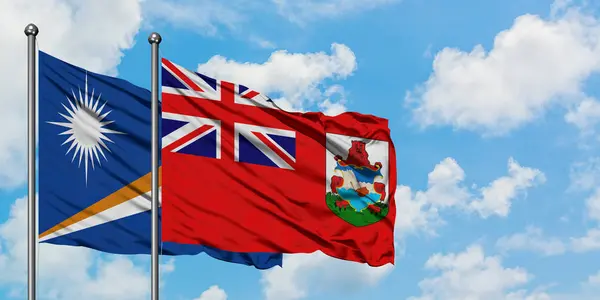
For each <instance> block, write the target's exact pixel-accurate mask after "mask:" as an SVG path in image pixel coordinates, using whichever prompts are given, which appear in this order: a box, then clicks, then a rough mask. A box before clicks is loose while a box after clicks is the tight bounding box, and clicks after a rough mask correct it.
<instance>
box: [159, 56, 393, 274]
mask: <svg viewBox="0 0 600 300" xmlns="http://www.w3.org/2000/svg"><path fill="white" fill-rule="evenodd" d="M162 62H163V64H162V67H163V71H162V111H163V113H162V136H163V138H162V143H163V145H162V147H163V148H162V199H163V201H162V209H163V211H162V213H163V219H162V239H163V241H170V242H177V243H183V244H202V245H207V246H212V247H215V248H219V249H223V250H228V251H234V252H271V253H311V252H314V251H317V250H320V251H322V252H323V253H325V254H327V255H329V256H332V257H336V258H340V259H344V260H351V261H357V262H366V263H368V264H369V265H372V266H381V265H384V264H387V263H394V236H393V229H394V221H395V215H396V209H395V202H394V192H395V189H396V160H395V151H394V146H393V143H392V141H391V138H390V130H389V128H388V122H387V120H385V119H382V118H378V117H375V116H371V115H363V114H359V113H343V114H341V115H338V116H335V117H328V116H325V115H323V114H322V113H291V112H286V111H284V110H281V109H279V108H278V107H277V106H276V105H275V104H274V103H273V102H272V101H271V100H270V99H269V98H268V97H266V96H264V95H262V94H260V93H258V92H256V91H253V90H251V89H249V88H247V87H245V86H243V85H240V84H234V83H230V82H226V81H222V80H215V79H213V78H210V77H207V76H205V75H202V74H198V73H195V72H192V71H189V70H186V69H184V68H182V67H180V66H178V65H175V64H173V63H172V62H170V61H168V60H165V59H163V61H162Z"/></svg>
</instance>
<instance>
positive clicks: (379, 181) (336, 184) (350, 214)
mask: <svg viewBox="0 0 600 300" xmlns="http://www.w3.org/2000/svg"><path fill="white" fill-rule="evenodd" d="M366 146H367V143H365V142H364V141H360V140H351V146H350V148H349V149H348V150H347V153H346V154H345V155H334V160H335V168H334V170H333V174H332V176H331V177H329V180H328V184H329V185H330V186H329V189H328V193H327V194H326V202H327V206H328V207H329V208H330V209H331V211H333V212H334V213H335V214H336V215H337V216H339V217H340V218H342V219H343V220H345V221H346V222H348V223H350V224H352V225H354V226H367V225H370V224H373V223H376V222H378V221H379V220H381V219H383V218H385V217H386V216H387V214H388V211H389V207H388V201H387V199H388V197H386V196H387V195H386V182H387V180H384V179H385V178H384V175H383V174H382V167H383V166H384V165H383V164H382V162H380V161H375V162H371V161H369V153H368V152H367V147H366ZM385 163H386V164H387V162H385ZM328 171H329V172H328V173H331V170H328Z"/></svg>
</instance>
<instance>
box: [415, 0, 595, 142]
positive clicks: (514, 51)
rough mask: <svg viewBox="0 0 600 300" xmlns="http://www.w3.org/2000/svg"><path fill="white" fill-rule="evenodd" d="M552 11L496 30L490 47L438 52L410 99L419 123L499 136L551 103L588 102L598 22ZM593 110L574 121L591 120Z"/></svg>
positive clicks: (557, 9) (576, 13) (562, 9)
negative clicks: (587, 82)
mask: <svg viewBox="0 0 600 300" xmlns="http://www.w3.org/2000/svg"><path fill="white" fill-rule="evenodd" d="M554 13H555V16H553V17H552V18H550V19H542V18H541V17H539V16H536V15H529V14H527V15H522V16H520V17H518V18H516V19H515V21H514V23H513V25H512V27H511V28H509V29H507V30H504V31H502V32H500V33H498V35H496V37H495V39H494V46H493V48H492V49H491V50H490V51H489V52H486V50H484V48H483V46H482V45H477V46H475V47H474V48H473V50H472V51H471V52H464V51H461V50H459V49H456V48H444V49H443V50H441V51H440V52H438V53H437V55H436V57H435V60H434V62H433V73H432V74H431V75H430V77H429V79H428V80H427V81H426V82H425V83H424V84H423V85H421V86H419V87H418V88H416V89H415V90H413V91H412V92H409V93H408V94H407V96H406V99H405V100H406V101H407V103H408V104H411V105H414V110H413V113H414V118H415V121H416V122H417V123H418V124H420V125H421V126H423V127H427V126H432V125H451V126H453V127H454V128H457V129H465V130H472V131H477V132H481V133H483V134H484V135H499V134H506V133H507V132H509V131H511V130H514V129H516V128H518V127H520V126H522V125H524V124H526V123H529V122H532V121H533V120H534V119H536V118H539V117H541V116H543V115H544V113H545V112H546V111H547V110H548V109H550V108H551V107H553V106H554V105H557V104H559V105H565V106H567V105H570V104H574V103H576V102H578V101H581V100H583V98H584V97H585V96H584V93H583V91H582V86H583V83H584V82H585V80H586V79H587V78H589V77H590V76H591V75H592V74H594V73H596V72H598V71H599V70H600V22H599V21H598V20H597V19H596V18H594V17H591V16H588V15H584V14H583V13H581V12H580V11H579V10H577V9H575V8H567V9H565V6H564V5H563V6H562V7H561V6H560V5H559V6H555V8H554ZM582 95H583V96H582ZM581 105H584V106H592V105H591V103H590V102H587V104H585V103H582V104H581ZM576 112H577V111H576ZM588 114H590V112H584V113H573V114H572V116H571V117H569V119H570V120H572V121H573V122H578V123H576V124H580V125H587V124H589V121H587V122H588V123H585V122H584V121H583V120H588V119H589V118H588V117H589V115H588Z"/></svg>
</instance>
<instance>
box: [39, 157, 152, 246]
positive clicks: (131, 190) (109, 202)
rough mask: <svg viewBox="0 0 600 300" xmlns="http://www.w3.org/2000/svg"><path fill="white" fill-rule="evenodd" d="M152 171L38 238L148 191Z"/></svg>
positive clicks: (150, 185) (150, 186)
mask: <svg viewBox="0 0 600 300" xmlns="http://www.w3.org/2000/svg"><path fill="white" fill-rule="evenodd" d="M161 169H162V167H158V185H159V186H161V185H162V176H160V175H161ZM151 179H152V173H148V174H146V175H144V176H142V177H140V178H138V179H137V180H135V181H133V182H131V183H130V184H128V185H126V186H124V187H122V188H121V189H119V190H118V191H116V192H114V193H112V194H110V195H108V196H107V197H106V198H104V199H102V200H100V201H98V202H96V203H94V204H92V205H90V206H88V207H87V208H85V209H84V210H82V211H80V212H78V213H76V214H74V215H73V216H71V217H70V218H68V219H66V220H64V221H62V222H60V223H59V224H57V225H55V226H54V227H52V228H50V229H48V230H46V231H45V232H44V233H42V234H40V238H43V237H45V236H47V235H49V234H52V233H54V232H56V231H58V230H61V229H63V228H66V227H69V226H71V225H73V224H75V223H78V222H81V221H83V220H85V219H87V218H89V217H91V216H94V215H96V214H99V213H101V212H103V211H105V210H107V209H109V208H112V207H115V206H117V205H119V204H121V203H124V202H126V201H128V200H130V199H133V198H135V197H137V196H139V195H142V194H145V193H147V192H149V191H150V189H151V188H152V183H151Z"/></svg>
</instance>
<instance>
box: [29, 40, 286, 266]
mask: <svg viewBox="0 0 600 300" xmlns="http://www.w3.org/2000/svg"><path fill="white" fill-rule="evenodd" d="M39 72H40V76H39V89H40V93H39V95H40V96H39V239H40V242H44V243H50V244H57V245H71V246H83V247H87V248H91V249H96V250H99V251H103V252H107V253H115V254H150V249H151V210H150V209H151V198H150V192H151V190H150V189H151V173H150V170H151V156H150V151H151V119H150V118H151V103H150V96H151V93H150V91H148V90H146V89H143V88H141V87H138V86H135V85H133V84H131V83H129V82H127V81H125V80H122V79H118V78H114V77H109V76H105V75H100V74H96V73H92V72H88V71H87V70H85V69H82V68H80V67H77V66H74V65H71V64H69V63H66V62H63V61H61V60H59V59H57V58H55V57H52V56H50V55H49V54H46V53H44V52H41V51H40V52H39ZM159 178H160V177H159ZM159 199H160V197H159ZM161 214H162V213H161V211H159V216H160V218H161V219H162V216H161ZM159 228H160V224H159ZM201 252H205V253H207V254H208V255H210V256H212V257H214V258H216V259H220V260H223V261H227V262H232V263H238V264H246V265H253V266H255V267H257V268H260V269H266V268H270V267H273V266H275V265H281V264H282V255H281V254H270V253H249V254H248V253H235V252H228V251H222V250H219V249H216V248H211V247H204V246H202V245H185V244H177V243H171V242H165V243H161V245H160V248H159V253H160V254H163V255H194V254H199V253H201Z"/></svg>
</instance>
